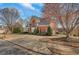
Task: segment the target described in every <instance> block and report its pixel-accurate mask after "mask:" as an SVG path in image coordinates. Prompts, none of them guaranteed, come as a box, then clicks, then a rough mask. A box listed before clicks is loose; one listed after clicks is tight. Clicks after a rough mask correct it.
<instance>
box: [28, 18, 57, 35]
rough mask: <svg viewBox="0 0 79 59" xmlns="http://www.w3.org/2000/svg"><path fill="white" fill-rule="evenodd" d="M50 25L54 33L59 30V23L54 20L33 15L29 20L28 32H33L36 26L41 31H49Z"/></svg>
mask: <svg viewBox="0 0 79 59" xmlns="http://www.w3.org/2000/svg"><path fill="white" fill-rule="evenodd" d="M48 26H50V27H51V29H52V32H53V34H55V33H56V31H57V28H56V27H57V25H56V22H55V21H54V20H52V21H48V20H45V18H38V17H32V18H31V20H30V21H29V26H28V28H29V29H28V32H33V31H34V29H35V28H37V29H38V30H39V32H47V29H48Z"/></svg>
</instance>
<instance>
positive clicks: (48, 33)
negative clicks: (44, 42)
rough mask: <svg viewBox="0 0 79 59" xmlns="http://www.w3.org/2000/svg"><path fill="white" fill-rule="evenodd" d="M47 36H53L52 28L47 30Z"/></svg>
mask: <svg viewBox="0 0 79 59" xmlns="http://www.w3.org/2000/svg"><path fill="white" fill-rule="evenodd" d="M47 35H49V36H51V35H52V29H51V27H50V26H48V29H47Z"/></svg>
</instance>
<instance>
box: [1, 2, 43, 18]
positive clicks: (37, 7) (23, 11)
mask: <svg viewBox="0 0 79 59" xmlns="http://www.w3.org/2000/svg"><path fill="white" fill-rule="evenodd" d="M43 6H44V4H42V3H33V4H32V3H0V8H7V7H8V8H16V9H17V10H19V13H20V16H21V17H22V19H28V18H29V17H30V16H38V17H41V16H42V15H41V14H42V10H43Z"/></svg>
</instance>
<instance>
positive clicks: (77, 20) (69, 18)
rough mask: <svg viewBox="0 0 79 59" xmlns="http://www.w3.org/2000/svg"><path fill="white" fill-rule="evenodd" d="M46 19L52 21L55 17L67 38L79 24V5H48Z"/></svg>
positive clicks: (45, 11) (45, 13)
mask: <svg viewBox="0 0 79 59" xmlns="http://www.w3.org/2000/svg"><path fill="white" fill-rule="evenodd" d="M43 12H44V18H46V19H48V20H52V19H51V18H52V16H55V18H56V21H57V23H60V24H61V26H62V28H63V31H64V32H65V33H66V38H67V39H68V38H69V34H70V33H71V32H72V31H73V29H74V28H75V27H76V26H77V25H78V24H79V4H73V3H68V4H67V3H63V4H62V3H60V4H57V3H51V4H50V3H47V4H45V6H44V11H43Z"/></svg>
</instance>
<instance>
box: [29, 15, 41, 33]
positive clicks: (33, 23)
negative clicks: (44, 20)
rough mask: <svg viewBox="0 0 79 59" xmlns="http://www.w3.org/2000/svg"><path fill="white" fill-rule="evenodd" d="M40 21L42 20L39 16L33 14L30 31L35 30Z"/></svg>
mask: <svg viewBox="0 0 79 59" xmlns="http://www.w3.org/2000/svg"><path fill="white" fill-rule="evenodd" d="M39 22H40V19H39V18H38V17H35V16H33V17H32V18H31V20H30V21H29V25H28V26H29V27H28V28H29V29H28V32H33V31H34V29H35V28H36V27H37V26H38V23H39Z"/></svg>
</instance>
